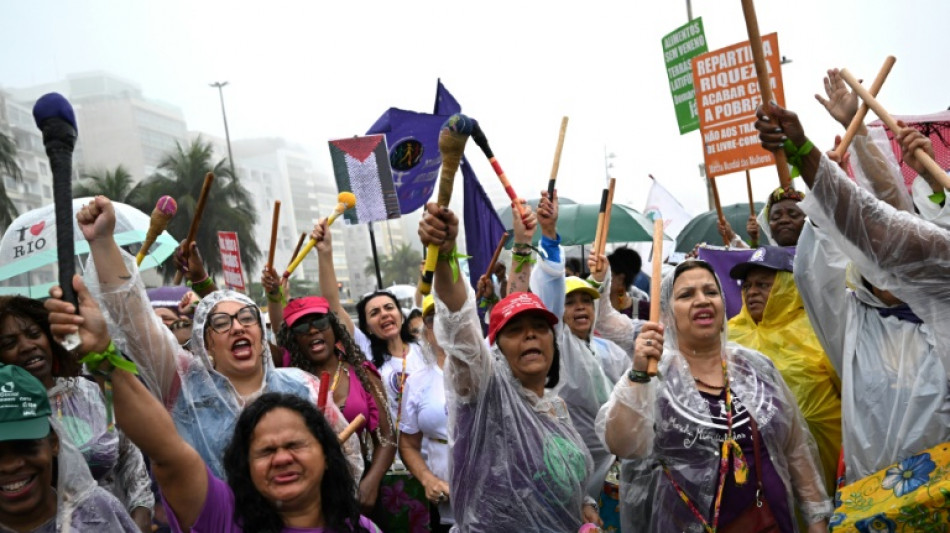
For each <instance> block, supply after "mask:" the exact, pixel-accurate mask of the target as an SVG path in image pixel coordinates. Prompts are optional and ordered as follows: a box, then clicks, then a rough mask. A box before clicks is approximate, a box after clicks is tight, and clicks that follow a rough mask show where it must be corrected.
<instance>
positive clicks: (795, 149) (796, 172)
mask: <svg viewBox="0 0 950 533" xmlns="http://www.w3.org/2000/svg"><path fill="white" fill-rule="evenodd" d="M783 146H784V148H785V157H786V158H787V159H788V164H789V165H792V177H793V178H795V177H798V176H800V175H801V168H802V158H803V157H805V156H806V155H808V154H810V153H811V151H812V150H813V149H814V148H815V145H814V144H812V143H811V141H810V140H808V139H805V144H803V145H801V146H795V143H793V142H792V140H791V139H785V144H784V145H783Z"/></svg>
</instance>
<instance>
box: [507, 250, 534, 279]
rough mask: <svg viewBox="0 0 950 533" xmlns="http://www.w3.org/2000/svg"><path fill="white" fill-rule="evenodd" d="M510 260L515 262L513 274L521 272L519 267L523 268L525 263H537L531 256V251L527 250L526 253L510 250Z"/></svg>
mask: <svg viewBox="0 0 950 533" xmlns="http://www.w3.org/2000/svg"><path fill="white" fill-rule="evenodd" d="M511 262H512V263H515V264H517V266H515V274H519V273H521V269H523V268H524V265H525V263H528V264H531V265H533V264H535V263H537V262H538V261H537V260H536V259H534V258H533V257H531V252H528V253H518V252H512V253H511Z"/></svg>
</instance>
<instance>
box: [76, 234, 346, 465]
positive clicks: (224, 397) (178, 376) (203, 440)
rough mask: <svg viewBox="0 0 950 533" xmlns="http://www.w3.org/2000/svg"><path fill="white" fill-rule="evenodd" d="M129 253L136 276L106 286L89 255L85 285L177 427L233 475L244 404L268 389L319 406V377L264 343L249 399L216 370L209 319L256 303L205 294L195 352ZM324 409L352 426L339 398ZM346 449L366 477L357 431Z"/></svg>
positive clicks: (336, 424)
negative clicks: (283, 361) (157, 304)
mask: <svg viewBox="0 0 950 533" xmlns="http://www.w3.org/2000/svg"><path fill="white" fill-rule="evenodd" d="M122 257H123V259H124V261H125V264H126V268H127V269H128V271H129V272H130V273H131V274H132V276H131V277H130V279H129V280H127V281H126V282H125V283H121V284H114V285H104V284H100V283H99V276H98V274H97V273H96V270H95V263H94V262H93V261H92V259H91V258H90V260H89V261H88V265H87V269H86V275H85V278H84V279H85V281H86V285H87V286H88V287H89V290H90V292H92V294H93V295H94V296H95V297H96V300H97V301H98V302H99V305H100V306H101V307H102V311H103V314H104V315H105V316H106V321H107V322H108V324H109V334H110V335H112V339H113V342H115V345H116V347H117V348H118V349H119V350H121V351H122V353H123V354H125V355H126V356H128V357H129V358H130V359H132V361H134V362H135V363H136V365H138V368H139V377H140V378H141V379H142V380H143V381H144V382H145V386H146V387H148V389H149V391H151V392H152V394H154V395H155V396H156V397H157V398H158V400H159V401H161V402H162V403H163V404H164V405H165V407H166V408H167V409H168V410H169V412H170V413H171V415H172V419H173V420H174V421H175V427H176V428H177V429H178V433H179V434H180V435H181V436H182V438H183V439H185V441H186V442H187V443H188V444H190V445H191V446H192V447H193V448H194V449H195V450H197V451H198V454H199V455H200V456H201V458H202V459H203V460H204V462H205V464H207V465H208V467H209V468H210V469H211V471H212V472H213V473H214V475H215V476H217V477H218V478H219V479H226V476H225V473H224V467H223V466H222V459H223V457H224V449H225V448H226V447H227V445H228V443H229V442H230V441H231V437H232V435H233V433H234V426H235V424H236V423H237V418H238V415H240V413H241V411H242V410H243V409H244V405H245V404H246V403H247V402H249V401H252V400H253V399H254V398H256V397H257V396H259V395H260V394H263V393H265V392H283V393H288V394H295V395H297V396H301V397H304V398H310V399H311V400H312V401H313V402H314V404H316V402H317V395H318V391H319V388H320V384H319V381H318V380H317V378H315V377H314V376H312V375H310V374H308V373H307V372H304V371H303V370H300V369H297V368H275V367H274V361H273V358H272V356H271V352H270V347H269V346H268V343H267V342H266V341H263V350H262V354H261V358H262V362H261V364H262V365H263V366H264V378H263V383H262V387H261V390H260V391H258V392H257V393H256V394H254V395H252V396H251V397H248V398H242V397H241V396H240V395H239V394H238V392H237V390H236V389H235V388H234V386H233V385H232V384H231V382H230V380H228V378H226V377H225V376H224V375H222V374H219V373H218V372H217V371H215V370H214V367H213V364H212V362H211V359H210V358H209V356H208V352H207V350H206V349H205V340H204V331H205V322H206V321H207V318H208V314H209V313H210V312H211V311H212V310H213V309H214V307H215V306H216V305H217V304H219V303H221V302H223V301H235V302H240V303H243V304H246V305H253V306H255V308H256V305H255V304H254V302H253V301H252V300H251V299H250V298H248V297H247V296H245V295H243V294H241V293H238V292H234V291H229V290H221V291H215V292H213V293H211V294H209V295H207V296H205V297H204V298H202V300H201V303H199V304H198V307H197V309H195V316H194V328H193V329H192V337H191V343H190V347H191V350H192V352H187V351H185V350H184V349H183V348H181V347H180V346H179V345H178V342H177V341H176V339H175V335H174V334H173V333H172V332H171V331H170V330H169V329H168V328H166V327H165V326H164V324H162V321H161V319H159V318H158V316H157V315H156V314H155V312H154V311H152V308H151V305H150V303H149V300H148V296H147V295H146V293H145V287H144V286H143V284H142V279H141V277H140V276H139V272H138V269H137V268H136V266H135V258H134V257H132V256H131V255H129V254H126V253H125V252H123V253H122ZM262 327H263V326H262ZM262 335H263V331H262ZM262 340H263V337H262ZM325 414H326V417H327V421H328V422H330V425H331V426H332V427H333V428H334V430H335V431H337V432H339V431H342V430H343V428H345V427H346V420H345V419H344V418H343V415H342V414H341V413H340V410H339V408H337V407H336V405H335V404H334V403H333V402H327V409H326V413H325ZM343 452H344V454H345V455H346V457H347V462H348V463H349V466H350V471H351V473H353V476H354V479H357V480H358V479H360V478H361V477H362V472H363V458H362V455H361V453H360V446H359V441H358V440H357V437H356V435H355V434H354V435H353V436H351V437H350V439H349V440H347V442H346V443H344V445H343Z"/></svg>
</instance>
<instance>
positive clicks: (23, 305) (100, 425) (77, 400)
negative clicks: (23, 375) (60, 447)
mask: <svg viewBox="0 0 950 533" xmlns="http://www.w3.org/2000/svg"><path fill="white" fill-rule="evenodd" d="M0 363H2V364H6V365H17V366H20V367H23V368H24V369H26V370H27V371H28V372H30V373H31V374H32V375H33V376H34V377H36V378H37V379H38V380H40V382H41V383H43V385H44V386H45V387H46V392H47V396H48V397H49V403H50V404H51V405H52V406H53V408H54V411H53V416H54V417H55V419H56V421H57V422H58V423H59V424H60V429H61V431H60V432H59V435H60V437H62V438H63V439H64V440H68V441H70V442H71V443H72V444H73V446H75V447H76V448H78V449H79V450H80V451H81V452H82V455H83V457H84V458H85V459H86V463H87V464H88V465H89V469H90V471H91V472H92V475H93V476H94V477H95V479H96V480H97V481H98V482H99V484H100V485H101V486H103V487H104V488H106V489H107V490H109V491H110V492H112V493H113V494H114V495H115V496H116V497H117V498H119V501H121V502H122V503H123V504H124V505H125V506H126V508H127V509H128V511H129V513H130V514H131V515H132V517H133V518H134V519H135V521H136V523H138V524H139V526H140V527H141V528H142V529H143V531H146V530H148V529H150V527H151V520H152V508H153V506H154V505H155V498H154V495H153V494H152V490H151V487H150V480H149V477H148V472H147V471H146V469H145V461H144V460H143V459H142V453H141V452H139V450H138V448H136V447H135V445H134V444H132V443H131V442H130V441H129V440H128V439H127V438H126V437H125V435H124V434H123V433H122V432H121V431H119V430H118V429H116V428H115V427H114V425H113V424H112V421H111V419H110V418H109V417H110V416H111V415H110V414H109V413H107V407H106V401H105V398H104V397H103V395H102V391H100V389H99V387H98V386H96V384H95V383H93V382H92V381H89V380H88V379H85V378H83V377H82V376H80V370H81V365H80V364H79V363H78V362H77V360H76V357H75V356H74V355H73V354H70V353H69V352H68V351H67V350H66V349H65V348H63V346H62V345H61V344H60V343H59V342H57V341H56V339H55V338H54V337H53V334H52V332H51V331H50V322H49V313H48V312H47V311H46V310H45V309H44V308H43V304H42V303H40V302H39V301H38V300H32V299H30V298H24V297H22V296H4V297H0Z"/></svg>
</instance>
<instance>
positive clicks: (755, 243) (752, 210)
mask: <svg viewBox="0 0 950 533" xmlns="http://www.w3.org/2000/svg"><path fill="white" fill-rule="evenodd" d="M745 188H746V190H747V191H748V192H749V216H753V217H754V216H755V201H754V200H753V199H752V176H751V175H750V174H749V171H748V170H746V171H745ZM720 216H722V214H721V213H720ZM749 238H750V239H751V235H750V236H749ZM749 245H750V246H752V247H753V248H758V247H759V240H758V239H752V242H750V243H749Z"/></svg>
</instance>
